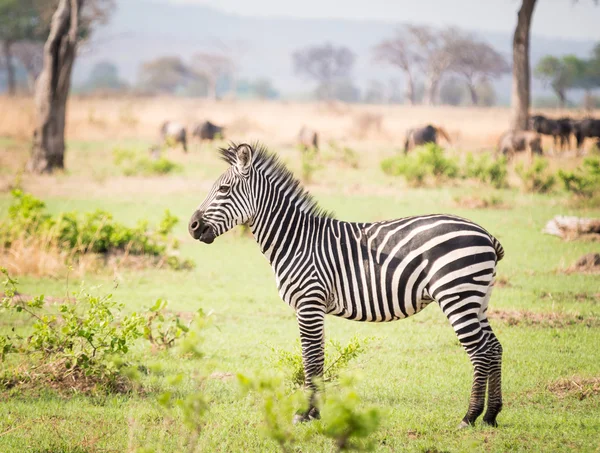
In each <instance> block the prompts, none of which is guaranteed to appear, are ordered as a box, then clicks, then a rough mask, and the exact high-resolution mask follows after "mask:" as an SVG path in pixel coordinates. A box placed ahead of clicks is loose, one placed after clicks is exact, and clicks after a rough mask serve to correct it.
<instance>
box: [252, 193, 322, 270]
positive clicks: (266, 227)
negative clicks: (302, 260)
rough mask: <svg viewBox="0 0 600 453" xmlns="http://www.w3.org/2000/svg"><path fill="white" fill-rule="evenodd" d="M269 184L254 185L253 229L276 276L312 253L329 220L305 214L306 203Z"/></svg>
mask: <svg viewBox="0 0 600 453" xmlns="http://www.w3.org/2000/svg"><path fill="white" fill-rule="evenodd" d="M263 182H264V181H263ZM269 182H270V181H266V184H255V187H256V189H255V190H256V193H255V194H254V197H255V200H256V214H255V216H254V218H253V219H252V221H251V224H250V229H251V231H252V234H253V235H254V238H255V239H256V242H257V243H258V244H259V246H260V250H261V252H262V253H263V254H264V255H265V257H266V258H267V259H268V260H269V262H270V263H271V265H272V266H273V268H274V269H275V271H276V272H277V271H278V269H279V268H280V267H281V265H282V264H284V263H285V262H288V261H290V260H292V259H293V258H294V257H295V256H296V255H297V254H299V253H304V252H307V251H309V250H311V248H312V247H313V244H314V239H315V237H316V235H317V232H318V231H319V230H320V228H321V225H322V224H323V222H324V221H325V220H326V219H324V218H322V217H319V216H317V215H314V214H312V213H309V212H306V210H305V209H303V207H304V206H303V200H302V199H298V198H297V197H295V196H294V194H293V193H290V192H289V191H286V187H280V186H277V185H276V184H269Z"/></svg>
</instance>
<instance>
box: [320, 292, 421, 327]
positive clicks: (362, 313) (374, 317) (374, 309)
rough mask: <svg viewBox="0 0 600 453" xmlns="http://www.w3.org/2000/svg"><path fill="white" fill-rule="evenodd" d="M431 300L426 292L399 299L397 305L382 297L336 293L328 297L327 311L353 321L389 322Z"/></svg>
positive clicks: (413, 311) (415, 311)
mask: <svg viewBox="0 0 600 453" xmlns="http://www.w3.org/2000/svg"><path fill="white" fill-rule="evenodd" d="M431 302H432V299H431V298H429V297H428V296H427V294H426V293H424V294H422V295H420V297H418V298H415V299H404V300H400V304H398V306H394V305H393V304H391V303H389V302H386V301H384V300H382V299H377V298H372V297H366V298H360V297H358V298H356V299H355V298H353V297H348V295H347V294H339V293H336V294H334V295H332V296H331V297H330V300H329V301H328V304H327V313H328V314H331V315H334V316H338V317H341V318H346V319H350V320H353V321H363V322H389V321H396V320H398V319H404V318H407V317H409V316H412V315H414V314H416V313H418V312H420V311H421V310H423V309H424V308H425V307H426V306H427V305H429V304H430V303H431Z"/></svg>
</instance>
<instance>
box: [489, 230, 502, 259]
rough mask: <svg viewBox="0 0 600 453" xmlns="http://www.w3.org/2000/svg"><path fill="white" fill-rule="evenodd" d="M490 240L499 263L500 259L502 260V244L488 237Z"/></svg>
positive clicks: (492, 237)
mask: <svg viewBox="0 0 600 453" xmlns="http://www.w3.org/2000/svg"><path fill="white" fill-rule="evenodd" d="M490 238H491V239H492V244H493V245H494V250H496V256H497V257H498V260H497V261H500V260H501V259H502V258H504V247H502V244H500V241H499V240H498V239H496V238H495V237H494V236H491V235H490Z"/></svg>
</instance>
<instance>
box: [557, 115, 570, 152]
mask: <svg viewBox="0 0 600 453" xmlns="http://www.w3.org/2000/svg"><path fill="white" fill-rule="evenodd" d="M556 124H557V127H558V136H559V138H560V149H561V150H565V149H569V147H570V145H571V134H572V133H573V121H572V120H571V118H567V117H563V118H559V119H557V120H556Z"/></svg>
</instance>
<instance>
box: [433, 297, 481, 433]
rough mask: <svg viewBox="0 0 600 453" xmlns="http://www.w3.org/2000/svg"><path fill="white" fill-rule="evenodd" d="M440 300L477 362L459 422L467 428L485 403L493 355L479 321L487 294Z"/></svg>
mask: <svg viewBox="0 0 600 453" xmlns="http://www.w3.org/2000/svg"><path fill="white" fill-rule="evenodd" d="M439 303H440V306H441V307H442V310H443V311H444V313H445V314H446V316H447V317H448V319H449V321H450V323H451V324H452V327H453V328H454V331H455V332H456V335H457V336H458V340H459V341H460V343H461V345H462V346H463V348H464V349H465V350H466V351H467V354H468V355H469V358H470V359H471V363H472V364H473V385H472V387H471V397H470V398H469V408H468V410H467V413H466V415H465V416H464V417H463V419H462V421H461V423H460V425H459V428H464V427H467V426H471V425H473V424H474V423H475V420H477V418H478V417H479V416H480V415H481V414H482V413H483V409H484V406H485V392H486V388H487V382H488V372H489V367H490V358H489V355H488V349H489V346H488V341H487V335H486V334H485V333H484V331H483V329H482V326H481V323H480V321H479V313H480V311H481V307H482V305H484V304H485V295H481V296H480V295H474V294H473V292H469V293H466V294H465V293H463V294H458V295H457V294H454V295H448V296H446V297H442V298H441V300H439Z"/></svg>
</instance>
